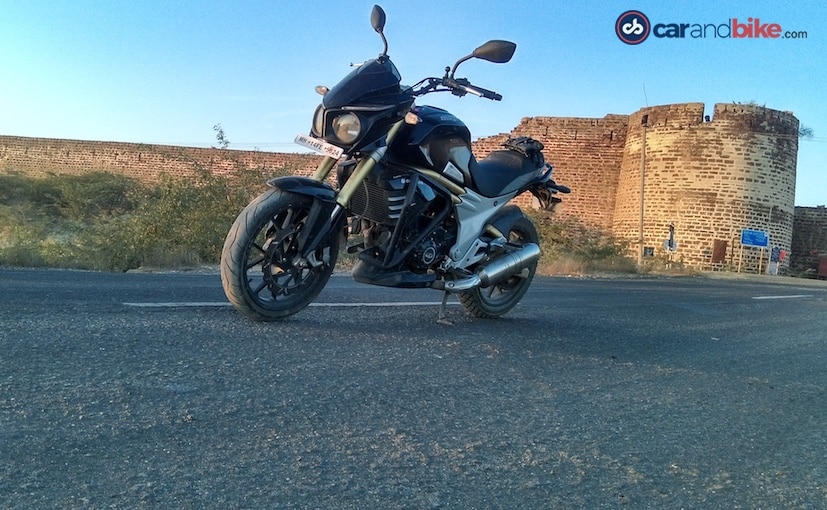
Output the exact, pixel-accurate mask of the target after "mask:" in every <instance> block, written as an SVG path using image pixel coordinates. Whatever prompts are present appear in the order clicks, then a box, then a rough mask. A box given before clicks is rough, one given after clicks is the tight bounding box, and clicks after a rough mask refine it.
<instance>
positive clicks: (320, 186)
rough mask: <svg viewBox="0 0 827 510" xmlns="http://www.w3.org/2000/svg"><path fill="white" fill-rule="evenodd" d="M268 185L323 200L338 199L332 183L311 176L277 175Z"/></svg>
mask: <svg viewBox="0 0 827 510" xmlns="http://www.w3.org/2000/svg"><path fill="white" fill-rule="evenodd" d="M267 185H268V186H270V187H271V188H276V189H280V190H282V191H288V192H290V193H296V194H298V195H307V196H309V197H313V198H318V199H319V200H322V201H323V202H335V201H336V191H335V190H334V189H333V187H332V186H330V184H328V183H326V182H321V181H317V180H316V179H311V178H310V177H299V176H295V175H289V176H286V177H276V178H275V179H270V180H269V181H267Z"/></svg>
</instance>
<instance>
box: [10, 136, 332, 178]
mask: <svg viewBox="0 0 827 510" xmlns="http://www.w3.org/2000/svg"><path fill="white" fill-rule="evenodd" d="M318 161H319V158H318V157H316V156H308V155H304V154H288V153H279V152H261V151H236V150H221V149H202V148H196V147H176V146H169V145H147V144H136V143H121V142H93V141H83V140H58V139H51V138H24V137H14V136H0V172H13V171H16V172H23V173H27V174H30V175H45V174H47V173H55V174H75V175H77V174H82V173H86V172H91V171H105V172H110V173H115V174H123V175H129V176H131V177H134V178H137V179H140V180H142V181H145V182H157V181H158V180H159V179H160V176H161V175H162V174H168V175H170V176H174V177H186V176H191V175H193V174H194V172H195V170H196V169H197V168H204V169H207V170H209V171H211V172H213V173H214V174H215V175H228V174H232V173H233V172H234V171H235V170H236V169H238V168H245V167H246V168H255V169H264V170H268V169H277V168H283V167H287V168H295V169H296V172H298V173H311V172H312V171H313V170H314V169H315V168H316V165H317V164H318Z"/></svg>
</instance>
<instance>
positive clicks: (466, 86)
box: [442, 78, 503, 101]
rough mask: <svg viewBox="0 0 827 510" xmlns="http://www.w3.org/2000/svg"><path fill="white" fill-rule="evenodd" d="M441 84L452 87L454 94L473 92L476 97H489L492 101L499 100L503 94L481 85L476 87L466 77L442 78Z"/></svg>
mask: <svg viewBox="0 0 827 510" xmlns="http://www.w3.org/2000/svg"><path fill="white" fill-rule="evenodd" d="M442 83H443V85H445V86H446V87H448V88H450V89H452V91H453V92H454V94H457V95H459V96H463V95H465V94H473V95H475V96H478V97H484V98H485V99H490V100H492V101H501V100H502V98H503V96H501V95H500V94H497V93H496V92H494V91H493V90H488V89H484V88H482V87H478V86H476V85H472V84H471V82H469V81H468V80H467V79H466V78H459V79H456V80H455V79H453V78H443V80H442Z"/></svg>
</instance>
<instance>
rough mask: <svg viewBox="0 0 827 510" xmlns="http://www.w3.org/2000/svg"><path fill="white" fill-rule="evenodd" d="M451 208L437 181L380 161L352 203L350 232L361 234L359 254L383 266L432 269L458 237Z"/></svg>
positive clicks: (367, 260)
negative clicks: (433, 181) (382, 163)
mask: <svg viewBox="0 0 827 510" xmlns="http://www.w3.org/2000/svg"><path fill="white" fill-rule="evenodd" d="M339 176H340V182H341V177H342V172H341V171H340V173H339ZM346 177H347V176H346ZM452 209H453V206H452V202H451V199H450V195H449V194H448V192H447V191H446V190H442V189H441V188H440V187H439V185H438V184H433V183H431V182H429V181H428V180H427V178H426V177H423V176H422V175H420V174H419V173H417V172H415V171H412V170H410V169H407V168H394V167H387V166H379V165H377V168H375V169H374V170H373V172H372V173H371V175H369V176H368V178H367V179H365V180H364V181H363V183H362V185H361V186H360V187H359V188H358V189H357V191H356V192H355V193H354V195H353V197H352V198H351V201H350V211H351V214H352V215H353V216H352V218H353V221H352V222H351V227H350V228H351V233H361V234H362V237H363V247H364V250H363V251H362V252H361V253H360V256H359V258H360V259H361V260H363V261H365V262H368V263H370V264H371V265H374V266H381V267H383V268H385V269H396V270H401V269H405V270H410V271H414V272H417V273H421V272H426V271H428V270H429V269H432V268H434V267H435V266H436V265H438V264H439V263H440V262H441V261H442V260H443V259H444V257H445V255H446V254H447V253H448V250H449V248H450V247H451V246H452V245H453V244H454V242H455V240H456V230H457V229H456V226H455V223H454V221H453V218H452V216H451V212H452Z"/></svg>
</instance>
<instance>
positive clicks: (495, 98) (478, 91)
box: [466, 85, 503, 101]
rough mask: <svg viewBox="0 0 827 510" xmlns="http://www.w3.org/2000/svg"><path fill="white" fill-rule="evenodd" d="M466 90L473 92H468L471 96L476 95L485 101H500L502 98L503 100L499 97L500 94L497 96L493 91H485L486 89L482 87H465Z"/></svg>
mask: <svg viewBox="0 0 827 510" xmlns="http://www.w3.org/2000/svg"><path fill="white" fill-rule="evenodd" d="M466 88H468V89H473V91H472V90H469V91H468V92H471V93H472V94H475V93H476V95H478V96H480V97H484V98H486V99H490V100H492V101H502V98H503V96H501V95H500V94H497V93H496V92H494V91H493V90H487V89H484V88H482V87H477V86H475V85H471V86H470V87H466Z"/></svg>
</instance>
